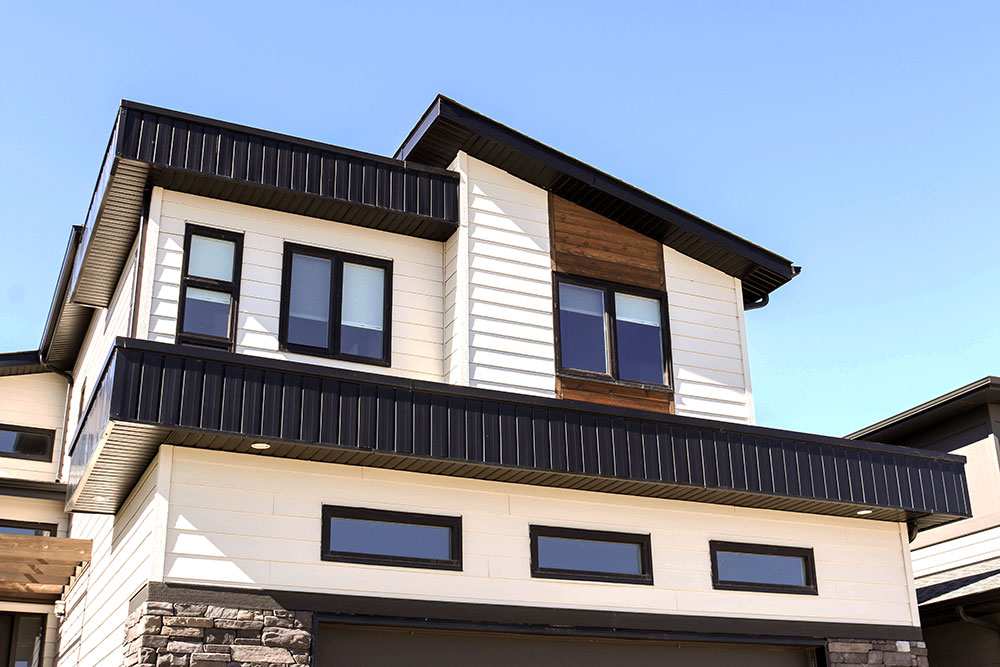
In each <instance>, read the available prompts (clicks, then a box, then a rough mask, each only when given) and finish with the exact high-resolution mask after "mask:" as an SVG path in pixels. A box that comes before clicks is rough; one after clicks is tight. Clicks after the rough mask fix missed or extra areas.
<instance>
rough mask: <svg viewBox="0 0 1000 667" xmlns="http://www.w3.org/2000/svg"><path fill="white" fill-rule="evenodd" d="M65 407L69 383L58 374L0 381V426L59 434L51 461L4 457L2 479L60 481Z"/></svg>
mask: <svg viewBox="0 0 1000 667" xmlns="http://www.w3.org/2000/svg"><path fill="white" fill-rule="evenodd" d="M65 406H66V380H64V379H63V378H62V377H60V376H58V375H56V374H55V373H32V374H31V375H11V376H6V377H0V424H9V425H11V426H30V427H33V428H44V429H48V430H51V431H55V444H54V451H53V453H52V460H51V461H28V460H26V459H16V458H12V457H6V456H3V457H0V476H2V477H18V478H21V479H34V480H47V481H51V480H54V479H55V478H56V471H57V468H58V467H59V452H60V444H61V443H62V437H63V410H64V408H65ZM2 514H3V512H0V515H2Z"/></svg>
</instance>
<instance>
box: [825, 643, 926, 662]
mask: <svg viewBox="0 0 1000 667" xmlns="http://www.w3.org/2000/svg"><path fill="white" fill-rule="evenodd" d="M827 651H828V652H829V654H830V667H858V666H859V665H862V666H863V665H899V666H900V667H928V663H927V645H926V644H925V643H924V642H906V641H881V640H874V639H831V640H830V643H829V644H828V645H827Z"/></svg>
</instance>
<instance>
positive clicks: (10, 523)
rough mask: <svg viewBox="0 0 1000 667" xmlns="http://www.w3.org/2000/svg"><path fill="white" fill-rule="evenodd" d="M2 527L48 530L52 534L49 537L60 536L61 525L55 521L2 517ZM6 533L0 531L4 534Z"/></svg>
mask: <svg viewBox="0 0 1000 667" xmlns="http://www.w3.org/2000/svg"><path fill="white" fill-rule="evenodd" d="M0 528H32V529H34V530H47V531H49V533H51V534H50V535H48V537H58V536H59V526H58V524H54V523H42V522H39V521H15V520H14V519H0ZM3 534H4V533H0V535H3ZM35 537H45V536H43V535H36V536H35Z"/></svg>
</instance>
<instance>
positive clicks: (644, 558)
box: [528, 524, 653, 586]
mask: <svg viewBox="0 0 1000 667" xmlns="http://www.w3.org/2000/svg"><path fill="white" fill-rule="evenodd" d="M528 536H529V539H530V542H531V576H532V577H533V578H538V579H562V580H571V581H600V582H605V583H612V584H642V585H646V586H652V585H653V554H652V542H651V539H650V535H649V533H623V532H618V531H608V530H590V529H586V528H565V527H562V526H542V525H535V524H532V525H530V526H529V527H528ZM539 537H553V538H562V539H575V540H589V541H591V542H615V543H619V544H636V545H638V546H639V559H640V563H641V569H642V573H641V574H627V573H614V572H596V571H593V570H570V569H565V568H552V567H541V565H540V564H539V562H538V538H539Z"/></svg>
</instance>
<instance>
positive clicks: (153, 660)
mask: <svg viewBox="0 0 1000 667" xmlns="http://www.w3.org/2000/svg"><path fill="white" fill-rule="evenodd" d="M311 659H312V614H310V613H308V612H297V611H288V610H286V609H234V608H231V607H216V606H213V605H206V604H171V603H168V602H145V603H143V604H142V606H141V607H140V608H139V609H137V610H135V611H134V612H133V613H132V614H130V615H129V617H128V620H127V621H126V623H125V667H286V666H288V665H308V664H310V661H311Z"/></svg>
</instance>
